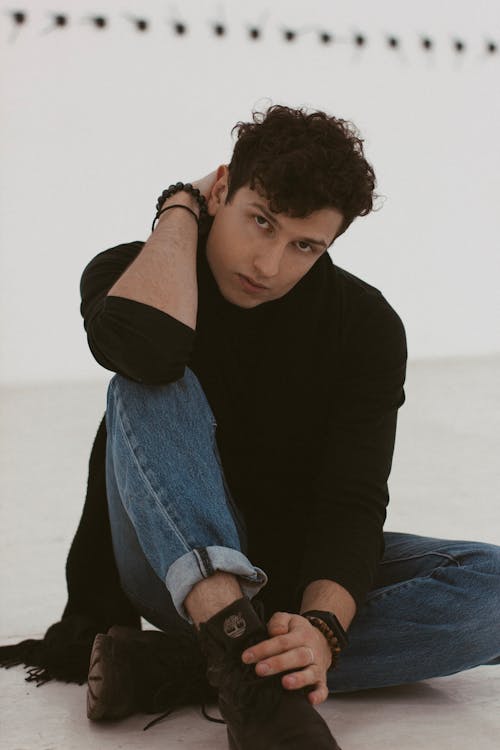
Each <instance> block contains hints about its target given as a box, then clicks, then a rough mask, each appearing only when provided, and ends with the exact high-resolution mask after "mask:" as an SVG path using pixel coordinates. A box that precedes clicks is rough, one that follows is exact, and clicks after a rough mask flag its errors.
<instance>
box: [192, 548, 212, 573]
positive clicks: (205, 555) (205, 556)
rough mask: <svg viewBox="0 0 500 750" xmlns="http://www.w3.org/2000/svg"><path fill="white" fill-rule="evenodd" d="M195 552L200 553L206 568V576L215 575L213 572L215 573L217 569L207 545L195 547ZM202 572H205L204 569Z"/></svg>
mask: <svg viewBox="0 0 500 750" xmlns="http://www.w3.org/2000/svg"><path fill="white" fill-rule="evenodd" d="M193 552H194V553H195V554H196V555H199V558H200V561H201V563H202V565H203V567H204V569H205V574H204V578H207V577H208V576H210V575H213V573H215V570H214V567H213V565H212V562H211V560H210V557H209V554H208V552H207V549H206V547H195V548H194V550H193ZM201 572H202V574H203V571H201Z"/></svg>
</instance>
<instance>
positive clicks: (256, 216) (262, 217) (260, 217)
mask: <svg viewBox="0 0 500 750" xmlns="http://www.w3.org/2000/svg"><path fill="white" fill-rule="evenodd" d="M254 218H255V219H263V220H264V221H265V222H266V224H269V222H268V220H267V219H266V218H265V217H264V216H261V215H260V214H256V215H255V217H254ZM257 226H258V227H261V226H262V224H257Z"/></svg>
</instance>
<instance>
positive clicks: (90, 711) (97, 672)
mask: <svg viewBox="0 0 500 750" xmlns="http://www.w3.org/2000/svg"><path fill="white" fill-rule="evenodd" d="M120 692H123V690H120V686H119V685H118V684H117V680H116V665H115V663H114V653H113V640H112V638H111V636H108V635H105V634H103V633H98V634H97V635H96V637H95V638H94V643H93V645H92V653H91V655H90V666H89V673H88V678H87V718H89V719H91V720H92V721H101V720H103V719H121V718H124V717H125V716H129V715H130V714H131V713H132V708H131V706H130V705H129V704H128V703H127V702H126V701H124V700H123V696H121V695H120Z"/></svg>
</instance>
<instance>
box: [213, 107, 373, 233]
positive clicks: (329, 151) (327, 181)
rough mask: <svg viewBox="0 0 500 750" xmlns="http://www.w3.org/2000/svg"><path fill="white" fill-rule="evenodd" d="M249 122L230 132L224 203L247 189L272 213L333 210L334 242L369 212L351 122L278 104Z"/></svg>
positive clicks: (369, 183) (369, 178)
mask: <svg viewBox="0 0 500 750" xmlns="http://www.w3.org/2000/svg"><path fill="white" fill-rule="evenodd" d="M252 117H253V122H241V121H239V122H237V123H236V125H235V126H234V127H233V128H232V130H231V135H232V134H233V132H234V130H238V140H237V142H236V144H235V146H234V150H233V154H232V157H231V162H230V163H229V165H228V173H229V174H228V177H229V179H228V193H227V196H226V203H230V202H231V199H232V197H233V196H234V194H235V193H236V191H237V190H238V189H239V188H240V187H243V186H249V187H250V189H252V190H257V192H258V193H259V194H260V195H262V196H263V197H266V198H267V199H268V200H269V207H270V209H271V211H273V212H274V213H286V214H288V215H290V216H292V217H300V218H302V217H304V216H308V215H309V214H310V213H312V212H313V211H316V210H319V209H321V208H335V209H337V210H338V211H340V213H341V214H342V215H343V217H344V221H343V223H342V225H341V227H340V230H339V232H338V234H337V237H338V236H339V235H340V234H342V233H343V232H345V230H346V229H347V227H348V226H349V225H350V224H351V222H352V221H353V220H354V219H355V218H356V217H357V216H365V215H366V214H368V213H370V211H371V210H372V209H373V199H374V197H375V194H374V188H375V173H374V171H373V168H372V167H371V165H370V164H369V163H368V162H367V161H366V159H365V158H364V154H363V140H362V139H361V138H360V137H359V132H358V130H357V128H356V127H355V125H354V124H353V123H352V122H350V121H349V120H342V119H339V118H337V117H331V116H329V115H327V114H326V113H325V112H321V111H313V112H311V113H309V114H308V113H307V111H306V110H305V109H304V108H299V109H292V108H290V107H285V106H282V105H280V104H276V105H273V106H271V107H269V109H268V110H267V112H266V113H264V112H253V113H252Z"/></svg>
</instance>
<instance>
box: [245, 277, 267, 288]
mask: <svg viewBox="0 0 500 750" xmlns="http://www.w3.org/2000/svg"><path fill="white" fill-rule="evenodd" d="M240 276H243V278H244V279H246V280H247V281H249V282H250V284H253V285H254V286H256V287H258V288H259V289H267V287H265V286H264V285H263V284H257V282H256V281H254V280H253V279H251V278H250V277H249V276H245V275H244V274H240Z"/></svg>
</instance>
